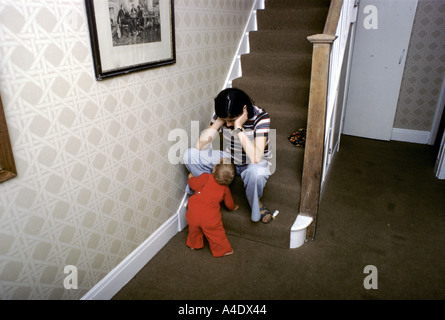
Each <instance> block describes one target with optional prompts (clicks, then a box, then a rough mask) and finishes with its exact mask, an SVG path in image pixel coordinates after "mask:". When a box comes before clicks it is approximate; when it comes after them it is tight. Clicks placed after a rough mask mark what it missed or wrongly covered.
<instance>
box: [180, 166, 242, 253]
mask: <svg viewBox="0 0 445 320" xmlns="http://www.w3.org/2000/svg"><path fill="white" fill-rule="evenodd" d="M234 177H235V166H234V165H233V164H232V163H230V159H224V158H222V159H221V160H220V162H219V163H218V164H216V165H215V166H214V167H213V172H212V174H209V173H203V174H201V175H200V176H198V177H193V176H192V174H189V181H188V184H189V186H190V188H191V189H192V190H194V191H195V193H194V194H193V195H192V196H191V197H190V199H189V201H188V209H187V213H186V215H185V217H186V218H187V222H188V225H189V235H188V238H187V246H189V247H190V248H191V249H192V250H194V249H201V248H202V247H203V245H204V242H203V240H204V239H203V236H204V235H205V237H206V238H207V240H208V242H209V246H210V251H211V252H212V255H213V256H214V257H222V256H227V255H230V254H232V253H233V249H232V247H231V245H230V243H229V240H228V239H227V236H226V232H225V231H224V227H223V223H222V220H221V212H220V210H219V209H220V203H221V202H222V201H224V204H225V206H226V207H227V209H229V210H231V211H233V210H236V209H238V206H237V205H235V203H234V202H233V198H232V194H231V193H230V189H229V184H230V183H231V182H232V181H233V178H234Z"/></svg>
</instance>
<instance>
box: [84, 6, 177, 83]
mask: <svg viewBox="0 0 445 320" xmlns="http://www.w3.org/2000/svg"><path fill="white" fill-rule="evenodd" d="M85 4H86V9H87V15H88V25H89V29H90V37H91V47H92V52H93V59H94V70H95V75H96V79H97V80H103V79H104V78H107V77H112V76H117V75H120V74H127V73H129V72H133V71H140V70H144V69H148V68H154V67H160V66H164V65H168V64H173V63H175V62H176V54H175V32H174V31H175V30H174V1H173V0H85Z"/></svg>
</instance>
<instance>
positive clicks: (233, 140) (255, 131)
mask: <svg viewBox="0 0 445 320" xmlns="http://www.w3.org/2000/svg"><path fill="white" fill-rule="evenodd" d="M253 112H254V115H253V117H251V118H250V119H248V120H247V121H246V122H245V123H244V126H243V129H244V133H245V134H246V136H247V137H248V138H249V139H250V140H251V141H252V142H254V140H255V138H256V137H266V147H265V148H264V155H263V159H266V160H270V159H271V158H272V152H271V147H270V136H269V133H270V117H269V114H268V113H267V111H266V110H264V109H261V108H258V107H256V106H254V107H253ZM216 119H218V116H217V115H216V114H214V115H213V117H212V120H211V123H210V124H211V125H212V124H213V123H214V122H215V120H216ZM220 130H222V131H223V150H224V151H226V152H228V153H230V154H231V156H232V160H233V162H234V163H235V164H236V165H244V164H249V163H250V160H249V159H248V157H247V155H246V153H245V152H244V150H243V147H242V145H241V142H240V140H239V139H238V136H237V135H234V134H233V130H232V129H231V128H228V127H227V126H226V125H225V124H224V125H223V126H222V128H221V129H220Z"/></svg>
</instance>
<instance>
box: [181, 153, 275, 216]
mask: <svg viewBox="0 0 445 320" xmlns="http://www.w3.org/2000/svg"><path fill="white" fill-rule="evenodd" d="M223 157H227V158H230V154H229V153H227V152H224V151H221V150H212V149H208V150H198V149H196V148H191V149H187V151H186V152H185V153H184V157H183V160H184V164H185V166H186V167H187V169H188V170H189V171H190V172H191V174H192V175H193V176H194V177H197V176H199V175H201V174H202V173H204V172H207V173H212V170H213V167H214V165H215V164H217V163H219V161H220V159H221V158H223ZM235 168H236V174H237V175H239V176H241V179H242V180H243V183H244V188H245V189H246V198H247V201H248V202H249V205H250V208H251V210H252V213H251V220H252V221H255V222H257V221H259V220H260V219H261V214H260V207H259V203H258V202H259V200H260V199H261V196H262V195H263V189H264V187H265V185H266V182H267V179H268V178H269V177H270V175H271V173H270V163H269V162H268V161H267V160H264V159H263V160H261V162H259V163H255V164H246V165H235ZM186 191H187V192H188V193H193V191H192V190H191V189H190V187H189V185H188V184H187V190H186Z"/></svg>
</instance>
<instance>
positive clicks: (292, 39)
mask: <svg viewBox="0 0 445 320" xmlns="http://www.w3.org/2000/svg"><path fill="white" fill-rule="evenodd" d="M314 34H317V32H316V31H315V30H311V31H307V32H295V33H284V34H281V35H279V32H261V31H257V32H251V33H250V34H249V43H250V52H252V53H255V52H262V53H281V54H293V53H307V54H309V55H312V48H313V46H312V44H311V43H310V42H309V40H307V37H308V36H311V35H314Z"/></svg>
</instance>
